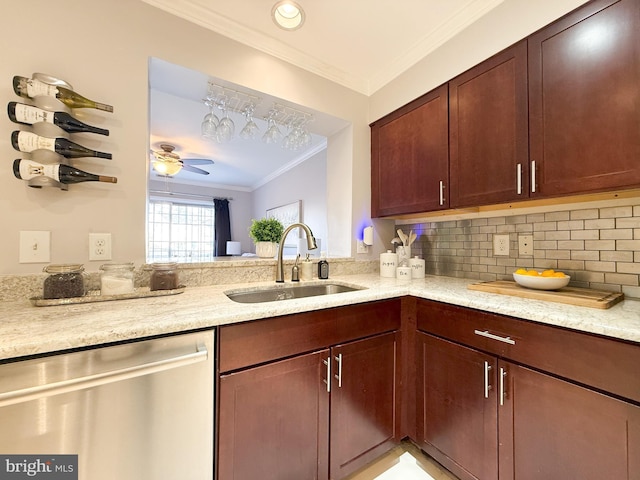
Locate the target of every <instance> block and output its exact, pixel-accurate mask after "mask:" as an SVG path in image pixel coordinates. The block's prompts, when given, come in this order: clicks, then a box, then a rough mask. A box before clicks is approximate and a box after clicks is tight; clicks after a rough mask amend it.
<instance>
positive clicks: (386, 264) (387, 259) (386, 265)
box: [380, 250, 398, 278]
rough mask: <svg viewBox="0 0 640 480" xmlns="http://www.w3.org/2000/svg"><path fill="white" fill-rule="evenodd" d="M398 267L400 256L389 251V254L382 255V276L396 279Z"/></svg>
mask: <svg viewBox="0 0 640 480" xmlns="http://www.w3.org/2000/svg"><path fill="white" fill-rule="evenodd" d="M397 267H398V254H397V253H392V252H391V250H387V253H381V254H380V276H381V277H386V278H394V277H395V276H396V268H397Z"/></svg>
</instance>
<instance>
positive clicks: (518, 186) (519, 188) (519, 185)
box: [516, 163, 522, 195]
mask: <svg viewBox="0 0 640 480" xmlns="http://www.w3.org/2000/svg"><path fill="white" fill-rule="evenodd" d="M516 193H517V194H518V195H522V164H521V163H519V164H518V165H516Z"/></svg>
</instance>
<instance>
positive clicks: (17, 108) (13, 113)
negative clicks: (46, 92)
mask: <svg viewBox="0 0 640 480" xmlns="http://www.w3.org/2000/svg"><path fill="white" fill-rule="evenodd" d="M7 113H8V114H9V118H10V119H11V121H12V122H15V123H22V124H24V125H33V124H34V123H38V122H46V123H52V124H54V125H57V126H58V127H60V128H61V129H63V130H64V131H66V132H69V133H77V132H89V133H97V134H98V135H107V136H108V135H109V130H105V129H104V128H98V127H93V126H91V125H88V124H86V123H84V122H81V121H80V120H78V119H77V118H74V117H72V116H71V115H69V114H68V113H67V112H49V111H47V110H42V109H41V108H38V107H34V106H32V105H25V104H24V103H18V102H9V104H8V105H7Z"/></svg>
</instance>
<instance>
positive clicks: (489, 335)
mask: <svg viewBox="0 0 640 480" xmlns="http://www.w3.org/2000/svg"><path fill="white" fill-rule="evenodd" d="M473 333H475V334H476V335H480V336H481V337H486V338H490V339H491V340H497V341H499V342H504V343H508V344H509V345H515V344H516V341H515V340H514V339H512V338H511V337H501V336H500V335H494V334H493V333H489V330H474V331H473Z"/></svg>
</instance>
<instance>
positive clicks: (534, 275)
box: [527, 270, 540, 277]
mask: <svg viewBox="0 0 640 480" xmlns="http://www.w3.org/2000/svg"><path fill="white" fill-rule="evenodd" d="M527 275H529V276H530V277H537V276H539V275H540V274H539V273H538V271H537V270H527Z"/></svg>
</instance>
